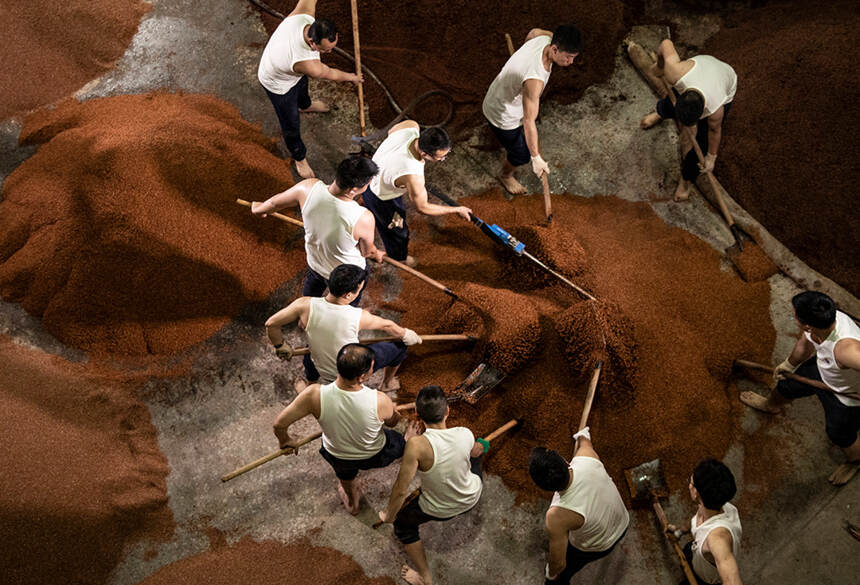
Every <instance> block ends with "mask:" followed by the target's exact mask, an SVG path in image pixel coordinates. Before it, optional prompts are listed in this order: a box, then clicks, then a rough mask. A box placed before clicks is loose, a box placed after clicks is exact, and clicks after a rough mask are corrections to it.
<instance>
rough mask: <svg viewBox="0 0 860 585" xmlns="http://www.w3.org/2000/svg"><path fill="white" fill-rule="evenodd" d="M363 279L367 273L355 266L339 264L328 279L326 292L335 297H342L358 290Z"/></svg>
mask: <svg viewBox="0 0 860 585" xmlns="http://www.w3.org/2000/svg"><path fill="white" fill-rule="evenodd" d="M365 278H367V271H365V270H364V269H363V268H359V267H358V266H356V265H355V264H341V265H340V266H336V267H335V269H334V270H332V271H331V274H330V275H329V277H328V291H329V292H330V293H331V294H333V295H334V296H336V297H342V296H343V295H345V294H346V293H351V292H355V291H356V290H358V287H359V286H361V283H362V282H364V279H365Z"/></svg>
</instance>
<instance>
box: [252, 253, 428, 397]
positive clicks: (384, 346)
mask: <svg viewBox="0 0 860 585" xmlns="http://www.w3.org/2000/svg"><path fill="white" fill-rule="evenodd" d="M366 282H367V275H366V273H365V272H364V271H363V270H362V269H360V268H359V267H358V266H354V265H352V264H341V265H340V266H338V267H337V268H335V269H334V270H332V272H331V277H330V278H329V291H328V294H326V296H324V297H300V298H298V299H296V300H294V301H293V302H292V303H290V304H289V305H287V307H285V308H283V309H281V310H280V311H278V312H277V313H275V314H274V315H272V316H271V317H269V319H268V320H267V321H266V333H267V334H268V336H269V340H270V341H271V342H272V345H274V346H275V353H276V354H277V355H278V356H279V357H288V356H289V355H290V348H288V347H286V345H285V341H284V336H283V334H282V333H281V327H283V326H284V325H288V324H290V323H293V322H294V321H298V322H299V326H300V327H301V328H303V329H304V330H305V333H306V334H307V337H308V346H309V347H310V353H309V354H305V357H304V367H305V376H306V378H307V382H306V381H304V380H299V381H297V382H296V391H298V392H301V391H302V389H304V387H305V386H306V385H307V384H308V382H311V383H315V382H317V381H319V382H321V383H323V384H328V383H330V382H332V381H333V380H335V379H336V378H337V376H338V372H339V368H338V365H337V356H338V353H339V352H340V349H341V348H342V347H343V346H345V345H347V344H350V343H358V332H359V331H362V330H381V331H384V332H385V333H387V334H389V335H393V336H395V337H399V338H401V339H402V341H383V342H379V343H373V344H369V345H368V347H369V348H370V352H371V353H372V354H373V356H374V361H373V371H374V372H375V371H377V370H379V369H381V368H384V373H383V379H382V384H381V385H380V387H379V389H380V390H381V391H383V392H388V391H391V390H397V389H398V388H399V387H400V382H399V381H398V379H397V378H396V374H397V368H399V367H400V364H401V363H402V362H403V360H404V359H406V346H407V345H415V344H417V343H421V338H420V337H419V336H418V334H416V333H415V332H414V331H412V330H411V329H406V328H404V327H401V326H400V325H398V324H397V323H395V322H394V321H390V320H388V319H383V318H382V317H377V316H376V315H374V314H372V313H370V312H369V311H366V310H364V309H361V308H359V307H353V306H351V302H352V300H353V299H354V298H355V297H356V296H358V295H360V294H361V290H362V288H364V285H365V283H366Z"/></svg>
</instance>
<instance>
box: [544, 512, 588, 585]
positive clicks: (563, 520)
mask: <svg viewBox="0 0 860 585" xmlns="http://www.w3.org/2000/svg"><path fill="white" fill-rule="evenodd" d="M571 518H576V519H577V520H578V522H577V521H571ZM583 523H584V519H583V518H582V516H580V515H579V514H576V513H575V512H571V511H570V510H565V509H564V508H559V507H556V506H553V507H551V508H550V509H549V510H547V511H546V532H547V535H548V536H549V562H548V563H547V564H548V565H549V566H548V571H547V572H548V573H549V578H550V579H557V578H558V576H559V574H560V573H561V572H562V571H563V570H564V568H565V566H566V565H567V560H566V559H567V543H568V532H569V531H571V530H578V529H579V528H582V525H583Z"/></svg>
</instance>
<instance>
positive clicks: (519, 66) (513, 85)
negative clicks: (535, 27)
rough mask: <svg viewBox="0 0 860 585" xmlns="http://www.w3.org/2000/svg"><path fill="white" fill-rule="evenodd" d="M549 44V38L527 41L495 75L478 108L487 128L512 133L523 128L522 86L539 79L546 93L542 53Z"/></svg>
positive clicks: (545, 73) (545, 74)
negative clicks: (487, 125)
mask: <svg viewBox="0 0 860 585" xmlns="http://www.w3.org/2000/svg"><path fill="white" fill-rule="evenodd" d="M551 42H552V37H550V36H548V35H540V36H537V37H535V38H533V39H532V40H530V41H527V42H526V43H524V44H523V46H522V47H520V48H519V49H517V52H516V53H514V54H513V55H511V58H510V59H508V61H507V63H505V66H504V67H502V70H501V71H500V72H499V74H498V75H496V78H495V79H494V80H493V83H491V84H490V88H489V89H488V90H487V95H485V96H484V102H483V104H482V106H481V110H482V111H483V112H484V117H485V118H487V120H489V122H490V124H492V125H493V126H495V127H496V128H500V129H501V130H514V129H515V128H519V127H520V126H522V125H523V83H525V82H526V80H527V79H539V80H540V81H542V82H543V87H544V89H546V84H547V82H548V81H549V74H550V72H549V71H547V70H546V69H544V66H543V50H544V49H545V48H546V46H547V45H548V44H550V43H551ZM551 67H552V64H551V63H550V68H551Z"/></svg>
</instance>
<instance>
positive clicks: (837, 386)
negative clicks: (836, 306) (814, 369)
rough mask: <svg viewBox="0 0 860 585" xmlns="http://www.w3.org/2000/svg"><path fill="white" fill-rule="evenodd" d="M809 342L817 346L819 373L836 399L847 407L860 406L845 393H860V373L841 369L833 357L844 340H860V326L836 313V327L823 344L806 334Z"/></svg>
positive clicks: (847, 317) (841, 313) (839, 312)
mask: <svg viewBox="0 0 860 585" xmlns="http://www.w3.org/2000/svg"><path fill="white" fill-rule="evenodd" d="M804 335H806V338H807V339H808V340H809V342H810V343H811V344H812V345H814V346H815V355H816V358H817V362H818V373H819V374H821V381H822V382H824V383H825V384H827V385H828V386H830V387H831V388H833V391H834V392H835V393H836V398H838V399H839V402H841V403H842V404H844V405H845V406H860V400H856V399H854V398H849V397H848V396H844V395H843V393H844V392H860V372H858V371H857V370H852V369H850V368H840V367H839V364H837V363H836V357H835V356H834V355H833V348H834V347H836V343H837V342H838V341H840V340H842V339H860V326H858V325H857V323H855V322H854V319H852V318H851V317H849V316H848V315H846V314H845V313H843V312H842V311H836V327H834V328H833V331H831V332H830V335H828V336H827V339H825V340H824V341H823V342H821V343H815V341H813V340H812V336H811V335H809V333H804Z"/></svg>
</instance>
